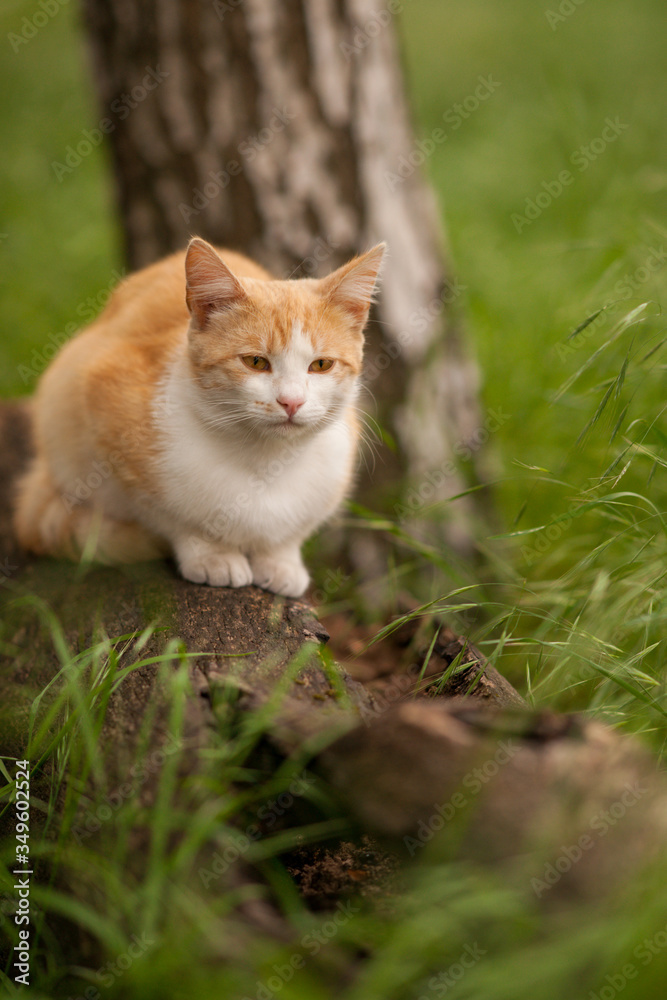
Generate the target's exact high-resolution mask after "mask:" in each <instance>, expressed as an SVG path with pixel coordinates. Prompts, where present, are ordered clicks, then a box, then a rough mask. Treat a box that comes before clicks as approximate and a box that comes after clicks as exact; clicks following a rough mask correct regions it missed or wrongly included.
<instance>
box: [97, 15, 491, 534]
mask: <svg viewBox="0 0 667 1000" xmlns="http://www.w3.org/2000/svg"><path fill="white" fill-rule="evenodd" d="M84 8H85V14H86V22H87V27H88V33H89V37H90V41H91V45H92V55H93V68H94V79H95V83H96V86H97V90H98V94H99V99H100V104H101V110H102V114H103V116H104V117H106V118H107V119H108V120H109V122H110V124H109V127H108V131H109V140H110V144H111V150H112V154H113V163H114V168H115V171H114V172H115V178H116V186H117V192H118V203H119V207H120V214H121V220H122V225H123V231H124V235H125V252H126V256H127V260H128V262H129V264H130V266H131V267H133V268H135V267H139V266H143V265H145V264H148V263H150V262H151V261H153V260H155V259H156V258H159V257H160V256H162V255H164V254H165V253H167V252H169V251H172V250H174V249H176V248H178V247H182V246H183V245H184V244H185V242H186V240H187V239H188V237H189V236H191V235H192V234H195V233H196V234H198V235H201V236H203V237H205V238H207V239H209V240H211V241H213V242H215V243H217V244H219V245H222V246H227V247H230V248H233V249H237V250H241V251H242V252H244V253H246V254H248V255H249V256H250V257H252V258H254V259H256V260H258V261H259V262H260V263H262V264H263V265H265V266H266V267H268V268H269V270H270V271H272V272H273V273H274V274H275V275H276V276H278V277H288V276H294V277H299V276H309V275H311V276H312V275H315V276H317V275H321V274H325V273H327V272H328V271H330V270H331V269H333V268H334V267H336V266H338V265H339V264H341V263H343V262H344V261H345V260H347V259H348V258H349V257H350V256H351V255H353V254H354V253H357V252H359V251H360V250H362V249H364V248H367V247H368V246H370V245H371V244H372V243H374V242H376V241H378V240H381V239H382V240H386V241H387V243H388V245H389V256H388V260H387V263H386V267H385V270H384V279H383V282H382V289H381V293H380V298H379V301H378V304H377V309H376V312H375V317H374V321H373V322H372V323H371V326H370V328H369V332H368V351H367V360H366V375H365V377H366V383H367V386H368V389H369V391H368V392H367V393H366V394H365V398H364V399H363V405H364V408H365V409H366V411H367V412H368V414H369V416H370V417H371V418H372V419H371V423H372V421H373V420H377V421H378V422H379V424H380V426H381V427H383V428H384V429H386V430H387V431H388V432H389V434H390V435H391V437H392V438H393V439H394V440H395V442H396V444H397V448H396V449H392V448H391V447H387V445H386V444H385V443H383V444H380V445H379V450H380V453H381V454H380V461H378V462H376V463H374V466H373V473H372V476H371V475H370V474H369V473H366V474H365V480H364V481H363V482H362V484H361V487H360V495H361V498H362V499H363V500H364V501H365V502H366V503H367V504H369V505H370V506H373V507H375V508H377V509H384V510H385V511H386V510H387V509H389V510H390V511H391V512H392V513H393V509H392V505H393V506H395V504H396V501H398V500H399V498H400V497H399V495H398V489H397V486H396V484H397V483H398V482H405V480H406V477H407V479H408V481H410V482H412V483H413V484H416V485H417V486H420V485H421V486H423V487H424V489H425V492H426V494H427V502H428V503H432V502H433V501H434V500H435V499H438V498H440V499H442V498H444V497H448V496H452V495H453V494H456V493H458V492H460V490H461V489H462V488H463V486H464V476H463V475H462V473H461V471H460V470H459V469H458V468H457V467H456V458H455V456H456V454H457V453H460V452H461V446H471V452H472V453H474V452H475V451H476V446H475V443H474V435H475V432H476V430H477V429H478V426H479V412H478V405H477V388H478V386H477V371H476V367H475V365H474V364H473V363H472V362H471V361H470V360H469V359H468V358H467V357H466V356H465V353H464V352H463V350H462V346H461V343H460V340H459V337H458V335H457V331H456V330H455V329H454V327H453V325H452V324H451V322H450V321H449V317H448V305H449V303H450V302H451V301H452V300H453V299H454V298H455V297H456V295H457V291H456V288H457V286H456V285H455V284H454V283H453V282H451V281H450V280H448V279H447V276H446V271H445V267H444V264H443V258H442V249H441V238H440V231H439V225H438V215H439V212H438V208H437V205H436V203H435V199H434V196H433V193H432V191H431V189H430V188H429V186H428V185H427V184H426V182H425V180H424V178H423V176H422V174H421V172H420V170H419V169H416V168H414V167H413V166H412V165H411V164H412V161H414V160H415V156H414V155H412V154H416V153H417V152H418V150H417V147H416V146H415V136H414V132H413V127H412V123H411V119H410V113H409V107H408V102H407V100H406V96H405V90H404V83H403V73H402V67H401V63H400V58H399V53H398V48H397V39H396V31H395V26H394V24H393V23H392V22H391V16H390V15H389V14H388V12H387V9H386V5H385V4H383V3H382V2H381V0H339V2H337V3H334V2H333V0H308V2H307V3H298V2H296V0H286V2H284V3H276V2H275V0H243V2H242V3H241V2H239V0H214V2H203V0H144V2H143V3H142V4H139V5H137V4H135V3H132V2H130V0H113V2H107V0H85V3H84ZM457 445H459V448H457V447H456V446H457ZM370 464H372V463H370ZM429 470H439V472H436V474H435V475H434V476H433V477H432V481H427V480H425V479H424V476H425V475H426V473H427V472H428V471H429ZM469 475H473V476H474V470H472V472H470V470H469ZM469 515H470V509H469V507H468V506H467V501H463V502H461V501H458V502H457V503H456V504H454V505H448V506H447V508H446V514H443V519H442V520H443V525H444V526H445V537H446V539H447V541H449V543H451V544H453V545H454V546H455V547H456V548H457V549H458V550H459V551H465V552H469V551H470V538H471V536H470V524H469Z"/></svg>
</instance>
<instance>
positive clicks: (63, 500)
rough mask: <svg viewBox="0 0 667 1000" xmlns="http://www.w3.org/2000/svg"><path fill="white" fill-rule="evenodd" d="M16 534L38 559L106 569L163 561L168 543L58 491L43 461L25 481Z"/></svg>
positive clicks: (19, 496) (38, 461) (16, 513)
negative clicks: (51, 558) (93, 564)
mask: <svg viewBox="0 0 667 1000" xmlns="http://www.w3.org/2000/svg"><path fill="white" fill-rule="evenodd" d="M14 531H15V533H16V537H17V539H18V542H19V544H20V545H21V547H22V548H24V549H27V550H28V551H29V552H34V553H35V554H36V555H43V556H46V555H48V556H56V557H58V558H63V559H73V560H75V561H77V562H78V560H79V559H80V558H81V557H82V556H84V557H85V558H86V559H87V560H88V559H89V560H91V561H94V562H101V563H106V564H111V565H112V564H114V563H132V562H143V561H145V560H148V559H159V558H161V557H162V556H164V555H165V554H166V552H167V551H168V549H167V546H166V543H165V542H164V541H163V540H162V539H160V538H158V537H157V536H155V535H153V534H151V533H150V532H149V531H147V529H146V528H144V527H142V525H140V524H137V523H136V522H133V521H116V520H113V519H112V518H110V517H107V516H106V515H105V514H104V513H103V512H102V510H101V509H100V508H99V507H93V506H91V505H90V504H86V503H80V504H75V505H72V502H71V499H69V498H68V497H67V495H66V494H63V493H62V492H61V491H59V490H58V487H57V486H56V484H55V482H54V480H53V477H52V476H51V473H50V471H49V468H48V466H47V464H46V462H44V460H43V459H40V458H39V457H38V458H36V459H34V460H33V462H32V465H31V466H30V468H29V469H28V471H27V472H26V473H25V474H24V475H23V476H22V477H21V478H20V480H19V482H18V486H17V496H16V504H15V508H14Z"/></svg>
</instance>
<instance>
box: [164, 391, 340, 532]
mask: <svg viewBox="0 0 667 1000" xmlns="http://www.w3.org/2000/svg"><path fill="white" fill-rule="evenodd" d="M162 426H163V430H162V433H161V443H162V448H161V457H160V462H159V474H160V478H161V483H162V488H163V495H164V501H165V503H164V507H165V512H166V513H168V516H169V517H170V519H174V520H175V521H177V522H178V523H180V524H182V526H183V528H184V529H185V530H190V531H192V532H194V533H196V534H198V535H202V536H203V537H205V538H208V539H210V540H211V541H213V540H220V541H223V542H225V543H228V544H229V545H231V546H233V547H234V548H238V549H240V550H241V551H244V552H250V551H256V550H261V549H264V548H266V547H271V548H274V547H278V546H281V545H285V544H290V543H294V542H296V543H297V544H299V543H300V542H301V541H302V540H303V539H304V538H305V537H306V536H307V535H309V534H310V533H311V532H312V531H313V530H315V528H316V527H317V526H318V525H319V524H320V523H321V522H322V521H324V520H325V519H326V518H327V517H328V516H330V514H331V513H333V511H334V510H335V508H336V507H337V505H338V503H339V502H340V499H341V497H342V494H343V492H344V489H345V485H346V482H347V478H348V469H349V466H350V459H351V452H352V449H353V447H354V442H353V440H352V434H351V432H350V429H349V427H348V425H347V424H346V422H345V421H344V420H343V419H340V420H338V421H334V422H333V423H331V424H329V425H328V426H327V427H326V428H325V429H324V430H322V431H320V432H319V433H318V434H316V435H314V436H312V437H308V438H306V439H305V440H304V439H303V438H302V437H301V436H300V435H298V434H296V435H295V436H294V438H293V439H290V438H289V437H288V436H285V437H281V438H280V439H278V440H277V441H276V442H275V444H274V443H271V445H270V447H267V442H266V441H259V442H253V441H252V439H251V440H250V441H247V440H244V439H243V436H242V435H238V434H232V435H229V434H224V433H221V432H212V431H209V430H207V429H206V428H204V427H203V426H202V424H201V422H200V421H199V419H198V418H197V416H196V415H195V414H193V413H192V412H191V411H188V410H186V409H173V410H172V412H171V414H170V417H169V418H168V420H166V421H165V422H164V423H163V425H162Z"/></svg>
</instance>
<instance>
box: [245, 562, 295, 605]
mask: <svg viewBox="0 0 667 1000" xmlns="http://www.w3.org/2000/svg"><path fill="white" fill-rule="evenodd" d="M251 561H252V582H253V583H255V584H257V586H258V587H263V588H264V590H271V591H273V593H274V594H282V596H283V597H301V595H302V594H303V592H304V591H305V589H306V587H307V586H308V583H309V582H310V577H309V576H308V570H307V569H306V567H305V566H304V565H303V563H302V562H301V557H300V556H299V557H297V558H296V559H288V558H285V557H283V558H280V557H276V556H256V557H255V558H254V559H252V560H251Z"/></svg>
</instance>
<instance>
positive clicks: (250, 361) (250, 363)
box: [241, 354, 271, 372]
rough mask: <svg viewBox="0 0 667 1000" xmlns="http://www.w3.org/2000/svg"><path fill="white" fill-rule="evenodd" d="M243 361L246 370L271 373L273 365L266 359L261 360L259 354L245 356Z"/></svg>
mask: <svg viewBox="0 0 667 1000" xmlns="http://www.w3.org/2000/svg"><path fill="white" fill-rule="evenodd" d="M241 361H242V362H243V364H244V365H245V366H246V368H251V369H252V370H253V371H254V372H268V371H271V365H270V364H269V362H268V361H267V359H266V358H260V356H259V355H258V354H244V355H243V356H242V358H241Z"/></svg>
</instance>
